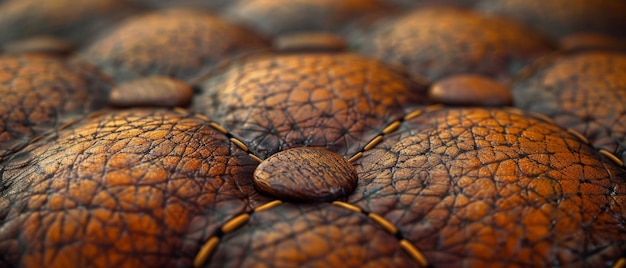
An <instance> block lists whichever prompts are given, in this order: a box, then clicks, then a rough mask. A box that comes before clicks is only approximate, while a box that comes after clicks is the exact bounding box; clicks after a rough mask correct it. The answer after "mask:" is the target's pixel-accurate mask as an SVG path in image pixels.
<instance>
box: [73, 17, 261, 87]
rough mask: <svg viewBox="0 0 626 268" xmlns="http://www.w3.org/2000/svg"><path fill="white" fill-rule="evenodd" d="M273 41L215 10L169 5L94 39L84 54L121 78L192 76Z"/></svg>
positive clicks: (190, 77)
mask: <svg viewBox="0 0 626 268" xmlns="http://www.w3.org/2000/svg"><path fill="white" fill-rule="evenodd" d="M267 46H268V44H267V43H266V42H265V41H264V40H262V39H260V38H259V37H258V36H256V35H255V34H254V33H253V32H250V31H247V30H245V29H243V28H241V27H239V26H237V25H234V24H231V23H228V22H226V21H224V20H222V19H220V18H219V17H217V16H215V15H211V14H209V13H206V12H203V11H200V10H190V9H170V10H163V11H160V12H155V13H149V14H145V15H141V16H138V17H133V18H131V19H129V20H127V21H125V22H124V23H122V24H121V25H119V26H118V27H117V28H116V29H115V30H113V31H112V32H111V33H109V34H107V35H105V36H104V37H102V38H101V39H99V40H97V41H95V42H94V43H93V45H91V46H90V47H88V48H87V49H86V50H85V51H84V52H83V57H84V58H86V59H88V60H89V61H91V62H93V63H94V64H95V65H97V66H99V67H100V68H102V69H103V70H104V71H106V72H107V73H109V74H111V75H112V76H113V77H114V78H115V79H116V80H117V81H124V80H129V79H134V78H139V77H144V76H151V75H164V76H170V77H174V78H178V79H181V80H185V81H187V80H189V79H192V78H194V77H196V76H198V75H200V74H203V73H204V72H206V71H208V70H210V69H211V68H212V67H214V65H215V64H217V63H218V62H219V61H220V60H224V59H226V58H228V57H231V56H235V55H237V54H239V53H244V52H249V51H253V50H258V49H263V48H266V47H267Z"/></svg>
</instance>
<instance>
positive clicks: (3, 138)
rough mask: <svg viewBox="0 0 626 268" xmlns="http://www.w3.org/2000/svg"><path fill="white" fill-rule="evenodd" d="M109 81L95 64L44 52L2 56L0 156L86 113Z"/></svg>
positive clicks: (102, 101)
mask: <svg viewBox="0 0 626 268" xmlns="http://www.w3.org/2000/svg"><path fill="white" fill-rule="evenodd" d="M109 90H110V84H109V82H108V81H107V79H106V78H105V77H103V76H101V75H100V74H99V73H98V72H97V71H96V70H95V69H94V68H93V67H91V66H88V65H86V64H81V63H78V62H64V61H62V60H61V59H58V58H55V57H50V56H43V55H23V56H2V57H0V96H1V97H0V158H1V157H3V156H6V155H8V154H9V153H11V152H13V151H15V150H16V149H19V148H20V147H21V146H23V145H25V144H27V143H28V142H29V141H30V139H32V138H33V137H35V136H37V135H39V134H42V133H43V132H45V131H50V130H53V129H55V128H56V127H58V126H60V125H61V124H63V123H64V122H65V121H67V120H69V119H70V117H75V116H80V115H82V114H84V113H86V112H88V111H92V110H95V109H98V108H102V107H104V106H106V101H105V100H106V99H107V96H108V94H109Z"/></svg>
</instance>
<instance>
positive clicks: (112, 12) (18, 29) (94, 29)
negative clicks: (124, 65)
mask: <svg viewBox="0 0 626 268" xmlns="http://www.w3.org/2000/svg"><path fill="white" fill-rule="evenodd" d="M134 11H135V8H134V7H132V6H130V5H128V4H126V3H125V2H124V1H122V0H89V1H74V0H54V1H41V0H8V1H5V2H4V3H0V44H4V43H6V42H9V41H14V40H20V39H26V38H28V37H31V36H38V35H49V36H55V37H60V38H62V39H64V40H68V41H71V42H73V43H85V42H87V41H89V40H90V38H91V37H94V36H95V35H96V34H97V33H98V32H99V30H102V29H104V27H108V26H109V25H111V24H113V23H115V22H116V21H118V20H120V19H122V18H124V17H126V16H128V15H130V14H132V13H133V12H134Z"/></svg>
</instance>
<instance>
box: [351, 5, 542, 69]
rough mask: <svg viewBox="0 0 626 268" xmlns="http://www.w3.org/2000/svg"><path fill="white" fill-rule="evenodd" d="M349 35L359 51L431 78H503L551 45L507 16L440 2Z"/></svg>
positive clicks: (353, 45)
mask: <svg viewBox="0 0 626 268" xmlns="http://www.w3.org/2000/svg"><path fill="white" fill-rule="evenodd" d="M357 32H359V31H357ZM350 39H351V40H350V42H351V45H352V47H354V48H355V49H356V50H358V51H360V52H361V53H363V54H365V55H368V56H372V57H375V58H377V59H380V60H382V61H385V62H387V63H388V64H392V65H400V66H404V67H405V68H407V70H409V72H410V73H412V74H416V75H423V76H426V77H427V78H430V79H432V80H437V79H440V78H443V77H446V76H449V75H453V74H482V75H485V76H489V77H493V78H497V79H505V78H507V77H509V76H510V75H512V74H514V73H515V72H517V71H518V70H519V69H520V68H521V67H523V66H524V65H525V64H527V63H529V62H530V61H531V60H533V59H535V58H537V57H539V56H542V55H545V54H546V53H548V52H550V50H551V47H550V45H549V44H548V43H547V42H546V41H545V40H544V39H543V38H542V37H541V36H539V35H537V34H535V33H533V32H532V31H528V30H527V29H525V28H523V27H521V26H519V25H517V24H514V23H512V22H510V21H508V20H505V19H497V18H488V17H482V16H480V15H479V14H476V13H473V12H471V11H465V10H460V9H452V8H443V7H440V8H434V7H433V8H423V9H417V10H415V11H412V12H410V13H408V14H406V15H404V16H400V17H396V18H392V19H388V20H384V21H381V22H379V23H377V24H376V25H375V26H372V28H371V29H370V30H368V31H366V33H364V34H353V35H352V36H351V38H350Z"/></svg>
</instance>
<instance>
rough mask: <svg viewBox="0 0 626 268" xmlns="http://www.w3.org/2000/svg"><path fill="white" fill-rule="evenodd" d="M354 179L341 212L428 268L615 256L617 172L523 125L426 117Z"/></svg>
mask: <svg viewBox="0 0 626 268" xmlns="http://www.w3.org/2000/svg"><path fill="white" fill-rule="evenodd" d="M356 167H357V173H358V174H359V185H358V186H357V189H356V190H355V192H354V194H352V195H351V196H350V197H349V199H348V202H350V203H354V204H355V205H357V206H359V207H362V208H364V209H366V210H369V211H372V212H375V213H378V214H380V215H383V216H384V217H385V218H386V219H388V220H389V221H390V222H391V223H392V224H394V225H396V226H398V229H399V230H400V232H401V233H403V234H404V235H405V237H406V238H407V239H409V240H410V241H411V242H413V243H414V244H415V245H416V246H417V247H418V248H420V249H421V250H422V252H423V253H424V255H425V257H426V258H427V259H428V260H429V261H430V263H431V264H432V265H433V267H481V266H489V265H496V266H500V265H502V266H510V265H514V266H542V267H546V266H553V265H556V266H560V265H573V266H592V267H599V266H605V265H610V264H611V263H612V262H613V261H614V260H615V259H617V258H619V257H620V256H621V254H623V252H624V250H626V231H625V230H624V228H623V224H624V222H625V220H626V210H624V209H623V204H624V202H625V201H626V171H625V170H624V169H623V168H621V167H618V166H615V165H614V164H613V163H612V162H611V161H610V160H608V159H607V158H603V157H601V156H600V155H599V153H598V152H597V151H596V150H594V149H593V148H592V147H590V146H588V145H586V144H584V143H582V142H581V141H579V140H577V138H576V137H575V136H573V135H570V134H569V133H567V132H565V131H563V130H562V129H560V128H559V127H557V126H555V125H552V124H549V123H544V122H541V121H538V120H536V119H533V118H529V117H525V116H522V115H519V114H516V113H509V112H506V111H504V110H494V109H492V110H486V109H482V108H475V109H445V110H441V111H437V112H433V113H432V114H428V115H424V116H421V117H418V118H416V119H414V120H410V121H408V122H407V123H406V125H405V126H403V128H402V129H400V130H399V131H398V132H396V133H394V134H391V135H390V136H388V137H386V139H385V141H384V142H383V143H381V144H380V145H379V146H378V147H376V148H374V149H372V150H370V151H367V152H365V153H364V155H363V158H362V159H360V160H359V161H358V162H356ZM494 249H497V250H494Z"/></svg>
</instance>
